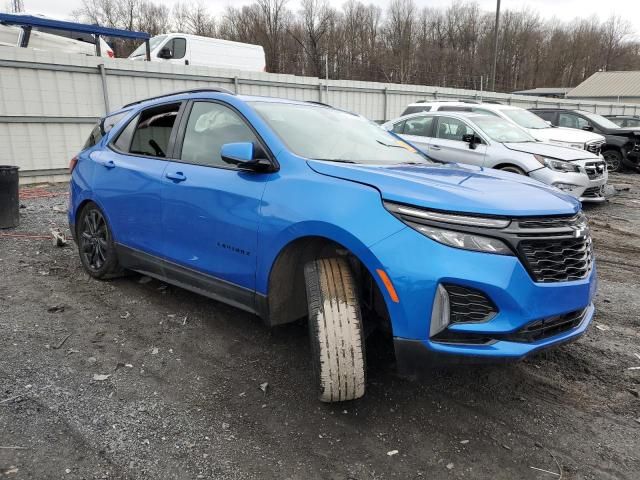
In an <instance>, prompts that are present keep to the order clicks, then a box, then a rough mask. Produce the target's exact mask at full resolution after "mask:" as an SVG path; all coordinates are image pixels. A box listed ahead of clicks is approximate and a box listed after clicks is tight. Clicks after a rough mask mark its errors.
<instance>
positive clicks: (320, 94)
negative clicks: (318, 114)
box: [318, 82, 322, 103]
mask: <svg viewBox="0 0 640 480" xmlns="http://www.w3.org/2000/svg"><path fill="white" fill-rule="evenodd" d="M318 101H319V102H320V103H322V82H318Z"/></svg>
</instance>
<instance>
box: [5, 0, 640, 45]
mask: <svg viewBox="0 0 640 480" xmlns="http://www.w3.org/2000/svg"><path fill="white" fill-rule="evenodd" d="M0 1H2V0H0ZM329 1H330V2H331V3H332V4H333V5H334V6H336V7H340V6H341V5H342V4H343V3H344V0H329ZM389 1H390V0H364V3H374V4H377V5H380V6H381V7H382V8H385V7H386V6H387V5H388V4H389ZM156 2H159V3H164V4H165V5H168V6H171V5H173V4H174V3H176V0H156ZM3 3H4V2H3ZM203 3H204V4H205V5H207V6H208V7H209V9H210V10H211V12H212V13H220V12H222V11H223V10H224V9H225V7H227V6H229V5H234V6H242V5H246V4H250V3H252V2H251V0H204V1H203ZM299 3H300V2H299V0H289V7H290V8H292V9H297V8H298V5H299ZM416 3H417V4H418V5H419V6H432V7H439V6H448V5H450V4H451V3H452V0H416ZM478 3H479V4H480V6H481V8H483V9H484V10H495V6H496V0H478ZM24 4H25V9H26V10H27V11H29V12H33V13H42V14H45V15H46V14H48V15H53V16H59V17H67V16H68V15H69V14H70V12H71V11H72V10H74V9H76V8H78V7H79V6H80V4H81V0H63V1H52V0H24ZM0 5H2V4H1V3H0ZM525 6H526V7H529V8H531V9H533V10H537V11H538V12H540V14H541V15H543V16H544V17H545V18H552V17H556V18H558V19H560V20H571V19H573V18H576V17H589V16H592V15H596V16H598V17H600V18H606V17H608V16H609V15H611V14H618V15H620V16H621V17H623V18H625V19H627V20H628V21H629V22H630V23H631V25H632V27H633V29H634V31H635V32H636V34H637V35H636V36H637V37H638V38H640V0H502V7H501V8H502V9H520V8H523V7H525Z"/></svg>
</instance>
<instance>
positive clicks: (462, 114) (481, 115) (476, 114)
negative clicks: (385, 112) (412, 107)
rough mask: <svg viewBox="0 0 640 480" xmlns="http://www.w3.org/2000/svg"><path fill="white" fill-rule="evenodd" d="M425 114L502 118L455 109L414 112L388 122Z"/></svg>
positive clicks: (471, 118) (471, 117)
mask: <svg viewBox="0 0 640 480" xmlns="http://www.w3.org/2000/svg"><path fill="white" fill-rule="evenodd" d="M425 115H434V116H437V117H445V116H446V117H463V118H468V119H470V120H473V119H474V118H477V117H493V118H500V117H495V116H493V115H485V114H484V113H481V112H459V111H453V112H449V111H439V110H437V111H435V112H414V113H408V114H407V115H402V116H401V117H398V118H394V119H393V120H389V121H388V122H386V123H398V122H400V121H404V120H409V119H410V118H414V117H423V116H425Z"/></svg>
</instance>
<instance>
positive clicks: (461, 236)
mask: <svg viewBox="0 0 640 480" xmlns="http://www.w3.org/2000/svg"><path fill="white" fill-rule="evenodd" d="M384 206H385V208H386V209H387V210H389V211H390V212H391V213H392V214H394V215H395V216H396V217H398V218H399V219H400V220H401V221H402V222H404V223H405V224H407V225H409V226H410V227H411V228H413V229H414V230H417V231H418V232H420V233H422V234H423V235H424V236H425V237H429V238H430V239H432V240H435V241H436V242H439V243H442V244H444V245H448V246H450V247H455V248H462V249H465V250H473V251H475V252H485V253H495V254H498V255H513V252H512V251H511V249H510V248H509V247H507V245H506V244H505V243H504V242H503V241H502V240H499V239H497V238H493V237H490V236H485V235H480V234H478V232H477V231H478V230H479V231H480V232H481V233H482V232H484V231H486V232H487V233H489V235H491V230H492V229H494V230H495V229H502V228H506V227H508V226H509V224H510V223H511V220H508V219H504V218H492V217H478V216H473V215H468V214H455V213H445V212H437V211H433V210H425V209H421V208H418V207H410V206H407V205H401V204H397V203H392V202H384ZM461 230H470V231H466V232H465V231H461Z"/></svg>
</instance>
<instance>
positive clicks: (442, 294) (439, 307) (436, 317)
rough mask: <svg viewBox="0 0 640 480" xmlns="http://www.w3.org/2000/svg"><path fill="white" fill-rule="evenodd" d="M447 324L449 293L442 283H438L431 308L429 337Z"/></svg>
mask: <svg viewBox="0 0 640 480" xmlns="http://www.w3.org/2000/svg"><path fill="white" fill-rule="evenodd" d="M447 325H449V294H448V293H447V290H446V289H445V288H444V287H443V286H442V285H438V289H437V290H436V296H435V298H434V300H433V309H432V310H431V326H430V327H429V337H433V336H434V335H436V334H438V333H440V332H441V331H442V330H444V329H445V328H447Z"/></svg>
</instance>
